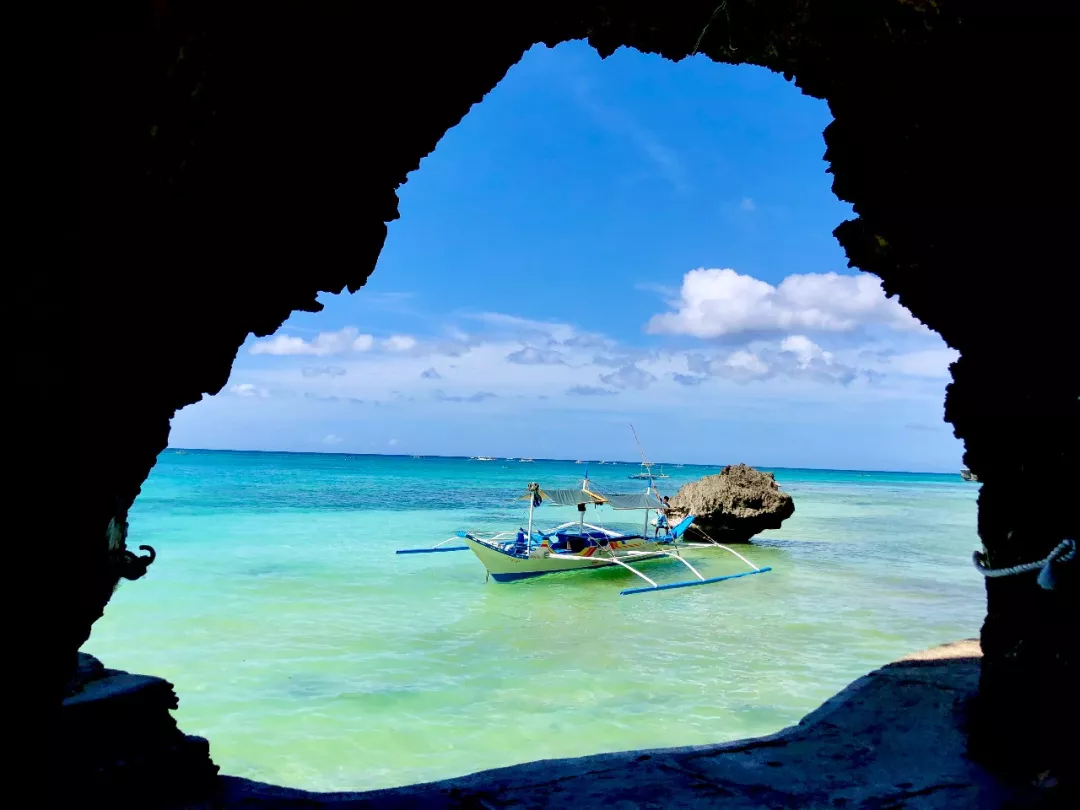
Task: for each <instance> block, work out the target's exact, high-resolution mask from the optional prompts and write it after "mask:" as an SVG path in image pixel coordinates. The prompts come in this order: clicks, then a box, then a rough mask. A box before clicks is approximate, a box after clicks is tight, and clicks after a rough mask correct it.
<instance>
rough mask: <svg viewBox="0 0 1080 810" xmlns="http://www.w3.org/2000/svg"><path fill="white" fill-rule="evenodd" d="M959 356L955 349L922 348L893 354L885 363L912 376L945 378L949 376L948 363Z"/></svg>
mask: <svg viewBox="0 0 1080 810" xmlns="http://www.w3.org/2000/svg"><path fill="white" fill-rule="evenodd" d="M959 357H960V352H958V351H956V350H955V349H949V348H944V349H924V350H923V351H917V352H907V353H905V354H896V355H893V356H892V357H890V358H889V359H888V361H887V365H888V366H889V367H891V368H893V369H895V370H896V371H899V372H900V373H901V374H908V375H910V376H912V377H929V378H933V379H937V378H940V379H946V378H948V377H949V365H950V364H952V363H955V362H956V361H957V359H958V358H959Z"/></svg>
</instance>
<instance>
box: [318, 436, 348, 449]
mask: <svg viewBox="0 0 1080 810" xmlns="http://www.w3.org/2000/svg"><path fill="white" fill-rule="evenodd" d="M343 441H344V439H342V438H341V437H340V436H338V435H337V434H336V433H328V434H327V435H325V436H323V440H322V443H323V444H328V445H330V446H331V447H334V446H336V445H339V444H341V443H342V442H343Z"/></svg>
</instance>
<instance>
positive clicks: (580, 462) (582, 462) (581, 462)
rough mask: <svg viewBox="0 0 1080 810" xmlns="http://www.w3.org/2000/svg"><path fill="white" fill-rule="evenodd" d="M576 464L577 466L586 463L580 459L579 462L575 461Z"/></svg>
mask: <svg viewBox="0 0 1080 810" xmlns="http://www.w3.org/2000/svg"><path fill="white" fill-rule="evenodd" d="M574 463H575V464H584V463H585V462H584V461H582V460H581V459H578V460H577V461H575V462H574Z"/></svg>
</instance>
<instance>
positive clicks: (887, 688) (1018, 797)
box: [208, 641, 1053, 810]
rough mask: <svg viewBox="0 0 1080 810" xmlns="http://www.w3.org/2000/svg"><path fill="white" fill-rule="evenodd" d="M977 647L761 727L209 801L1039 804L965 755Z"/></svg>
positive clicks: (384, 808) (260, 790)
mask: <svg viewBox="0 0 1080 810" xmlns="http://www.w3.org/2000/svg"><path fill="white" fill-rule="evenodd" d="M980 656H981V652H980V650H979V646H978V642H977V641H968V642H959V643H957V644H950V645H946V646H945V647H940V648H937V649H934V650H929V651H926V652H924V653H921V654H918V655H915V656H911V657H909V658H907V659H902V660H900V661H897V662H896V663H893V664H889V665H888V666H885V667H883V668H882V669H879V670H877V671H875V672H873V673H871V674H869V675H867V676H865V677H863V678H860V679H859V680H857V681H855V682H854V683H853V684H851V685H850V686H849V687H848V688H847V689H845V690H844V691H842V692H841V693H840V694H838V695H836V696H835V697H833V698H832V699H830V700H829V701H827V702H826V703H825V704H824V705H823V706H821V708H819V709H818V710H817V711H815V712H813V713H812V714H810V715H808V716H807V717H806V718H804V719H803V720H802V722H800V723H799V724H798V725H797V726H793V727H791V728H789V729H785V730H784V731H781V732H779V733H777V734H774V735H772V736H769V737H761V738H758V739H753V740H742V741H739V742H733V743H727V744H722V745H711V746H695V747H688V748H669V749H656V750H651V751H629V752H626V753H620V754H601V755H598V756H591V757H581V758H578V759H563V760H545V761H540V762H530V763H527V764H524V765H516V766H513V767H510V768H500V769H498V770H491V771H483V772H481V773H476V774H472V775H471V776H464V777H461V778H459V779H448V780H445V781H443V782H431V783H428V784H422V785H410V786H408V787H402V788H394V789H391V790H379V791H371V792H368V793H309V792H305V791H300V790H290V789H287V788H279V787H273V786H270V785H264V784H260V783H257V782H251V781H248V780H246V779H236V778H232V777H226V778H223V779H222V793H221V795H220V796H219V797H218V798H217V800H216V801H215V802H214V804H213V806H214V807H218V808H223V809H224V810H232V809H233V808H241V807H242V808H265V810H300V808H304V810H311V809H312V808H320V807H325V808H328V810H330V809H331V808H332V810H361V808H363V810H406V809H408V810H412V809H413V808H416V809H417V810H419V808H428V809H430V810H451V808H455V809H457V810H463V809H464V808H478V809H479V808H486V809H487V810H493V809H494V808H570V807H574V808H602V807H603V808H611V807H614V808H627V809H629V808H682V807H687V808H689V807H721V808H724V810H734V809H735V808H830V810H835V808H877V809H878V810H883V809H884V808H914V809H915V810H930V808H952V807H956V808H976V807H977V808H982V809H983V810H1004V809H1005V808H1007V807H1011V808H1019V807H1036V806H1044V805H1048V804H1049V802H1048V799H1049V798H1051V797H1052V792H1053V788H1050V789H1047V788H1046V787H1042V788H1036V787H1033V786H1030V785H1024V786H1009V785H1006V784H1004V783H1002V782H1000V781H998V780H997V779H995V778H994V777H993V776H992V775H991V774H989V773H988V772H987V771H985V770H984V769H983V768H982V767H981V766H979V765H978V764H976V763H974V762H972V761H971V760H969V759H968V758H967V756H966V754H965V738H964V734H963V731H962V728H963V724H964V722H965V717H966V711H967V706H968V702H969V699H970V697H971V696H972V695H973V694H974V692H975V689H976V685H977V683H978V679H979V657H980ZM719 731H720V729H718V732H719ZM358 733H363V732H362V731H359V732H358ZM357 767H358V768H362V767H363V763H357ZM208 806H209V805H208Z"/></svg>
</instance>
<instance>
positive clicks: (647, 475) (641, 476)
mask: <svg viewBox="0 0 1080 810" xmlns="http://www.w3.org/2000/svg"><path fill="white" fill-rule="evenodd" d="M626 477H627V478H634V479H636V480H638V481H652V480H653V479H654V478H670V477H671V476H669V475H668V474H667V473H665V472H664V467H663V465H661V467H660V472H653V463H652V462H651V461H643V462H641V472H637V473H633V474H632V475H628V476H626Z"/></svg>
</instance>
